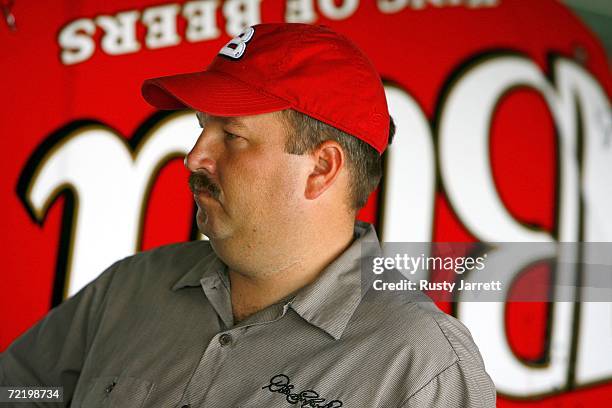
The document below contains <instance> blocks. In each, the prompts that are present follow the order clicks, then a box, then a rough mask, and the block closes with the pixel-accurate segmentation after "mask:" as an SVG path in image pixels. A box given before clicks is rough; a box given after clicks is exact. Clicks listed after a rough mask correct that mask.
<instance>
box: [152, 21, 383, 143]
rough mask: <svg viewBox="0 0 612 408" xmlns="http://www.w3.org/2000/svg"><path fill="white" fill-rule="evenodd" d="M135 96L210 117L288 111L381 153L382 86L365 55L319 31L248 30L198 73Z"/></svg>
mask: <svg viewBox="0 0 612 408" xmlns="http://www.w3.org/2000/svg"><path fill="white" fill-rule="evenodd" d="M142 95H143V97H144V98H145V99H146V101H147V102H149V103H150V104H151V105H153V106H155V107H156V108H158V109H182V108H191V109H195V110H198V111H201V112H205V113H208V114H211V115H215V116H244V115H256V114H260V113H266V112H273V111H278V110H283V109H289V108H291V109H294V110H296V111H299V112H302V113H304V114H306V115H308V116H311V117H313V118H315V119H318V120H320V121H322V122H325V123H327V124H328V125H331V126H333V127H335V128H337V129H340V130H342V131H344V132H346V133H348V134H350V135H353V136H355V137H357V138H359V139H361V140H363V141H365V142H366V143H368V144H369V145H371V146H372V147H374V148H375V149H376V150H377V151H378V152H379V153H382V152H383V151H384V150H385V148H386V147H387V143H388V137H389V120H390V119H389V111H388V109H387V100H386V98H385V92H384V89H383V85H382V82H381V79H380V76H379V75H378V73H377V71H376V69H375V68H374V65H373V64H372V62H371V61H370V60H369V59H368V58H367V57H366V55H365V54H364V53H363V52H362V51H361V50H360V49H359V48H358V47H357V46H356V45H355V44H354V43H353V42H352V41H350V40H349V39H348V38H346V37H344V36H342V35H340V34H338V33H336V32H334V31H332V30H330V29H329V28H327V27H323V26H316V25H309V24H298V23H272V24H258V25H255V26H252V27H249V28H248V29H246V30H245V31H244V32H242V33H241V34H240V35H238V36H237V37H234V38H233V39H232V40H231V41H230V42H228V43H227V44H226V45H225V46H224V47H223V48H222V49H221V50H220V51H219V54H218V55H217V56H216V57H215V58H214V59H213V61H212V62H211V64H210V65H209V66H208V67H207V68H206V69H205V70H204V71H202V72H194V73H188V74H179V75H172V76H165V77H160V78H154V79H148V80H146V81H145V82H144V83H143V85H142Z"/></svg>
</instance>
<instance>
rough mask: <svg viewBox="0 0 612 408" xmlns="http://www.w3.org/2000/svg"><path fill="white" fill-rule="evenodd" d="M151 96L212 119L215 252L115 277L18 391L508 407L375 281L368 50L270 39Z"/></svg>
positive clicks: (375, 82) (4, 365) (79, 398)
mask: <svg viewBox="0 0 612 408" xmlns="http://www.w3.org/2000/svg"><path fill="white" fill-rule="evenodd" d="M143 95H144V97H145V99H146V100H147V101H149V102H150V103H151V104H153V105H154V106H156V107H158V108H161V109H177V108H185V107H189V108H192V109H194V110H195V111H196V112H197V114H196V115H197V118H198V120H199V122H200V125H201V127H202V133H201V135H200V137H199V139H198V140H197V142H196V144H195V146H194V147H193V149H192V150H191V152H190V153H189V154H188V155H187V157H186V159H185V165H186V166H187V168H188V169H189V170H190V172H191V177H190V180H189V181H190V186H191V189H192V191H193V194H194V199H195V201H196V204H197V207H198V212H197V224H198V227H199V228H200V230H201V232H202V233H204V234H205V235H206V236H207V237H208V238H209V242H204V241H202V242H190V243H185V244H178V245H172V246H167V247H162V248H159V249H157V250H154V251H150V252H146V253H142V254H138V255H135V256H133V257H130V258H127V259H125V260H122V261H120V262H118V263H116V264H115V265H113V266H111V267H110V268H109V269H108V270H107V271H105V272H104V273H103V274H102V275H101V276H100V277H99V278H98V279H97V280H96V281H95V282H93V283H92V284H90V285H88V286H87V287H86V288H85V289H84V290H82V291H81V292H79V293H78V294H77V295H76V296H74V297H73V298H72V299H69V300H67V301H66V302H65V303H64V304H62V305H61V306H60V307H58V308H57V309H55V310H54V311H52V312H51V313H50V314H49V316H48V317H47V318H46V319H44V320H43V321H42V322H41V323H39V324H38V325H37V326H35V327H34V328H33V329H31V330H30V332H28V333H27V334H25V335H24V336H22V337H21V338H20V339H18V340H17V341H16V342H15V343H14V344H13V345H12V346H11V347H10V348H9V349H8V350H7V352H6V353H4V354H3V355H2V359H1V360H0V368H1V371H0V376H1V377H0V379H1V382H2V384H11V385H16V384H29V385H34V384H47V385H61V386H63V387H64V392H65V396H66V401H71V402H72V406H73V407H98V406H122V407H123V406H125V407H137V406H138V407H141V406H160V407H162V406H163V407H213V408H214V407H219V408H221V407H228V408H235V407H292V406H299V407H329V408H331V407H341V406H344V407H421V406H422V407H491V406H494V404H495V391H494V387H493V385H492V383H491V380H490V378H489V377H488V375H487V374H486V372H485V370H484V366H483V362H482V359H481V358H480V355H479V353H478V350H477V348H476V346H475V345H474V343H473V341H472V339H471V337H470V335H469V333H468V332H467V329H465V327H463V326H462V325H461V323H459V322H458V321H456V320H455V319H453V318H452V317H449V316H447V315H446V314H444V313H442V312H440V311H439V310H438V309H437V308H436V307H435V306H433V305H432V303H431V302H427V301H425V298H424V297H421V296H419V295H413V296H412V297H410V298H409V297H408V296H404V295H401V296H396V295H394V294H391V293H389V292H376V291H373V290H367V286H368V285H367V278H366V279H364V280H362V274H361V273H360V271H361V260H362V259H364V258H366V259H367V258H368V257H371V256H374V255H376V254H377V253H378V252H377V251H379V249H378V250H377V249H374V250H372V249H371V248H372V246H371V245H370V246H367V245H365V244H366V243H368V242H369V243H377V242H378V239H377V237H376V233H375V232H374V229H373V228H372V226H370V225H367V224H363V223H359V222H358V223H355V215H356V213H357V210H358V209H359V208H361V207H362V206H363V205H364V204H365V201H366V199H367V197H368V195H369V194H370V192H371V191H372V190H373V189H374V188H375V186H376V184H377V183H378V181H379V179H380V176H381V162H380V155H381V154H382V152H383V151H384V150H385V148H386V146H387V144H388V141H389V139H390V137H391V136H392V134H393V132H394V129H393V124H392V121H391V119H390V117H389V114H388V110H387V105H386V100H385V95H384V91H383V87H382V84H381V81H380V78H379V76H378V74H377V73H376V71H375V69H374V67H373V66H372V64H371V63H370V62H369V60H368V59H367V58H366V57H365V55H364V54H363V53H362V52H361V51H360V50H359V49H358V48H357V47H356V46H355V45H354V44H353V43H351V42H350V41H349V40H347V39H346V38H344V37H342V36H340V35H338V34H336V33H334V32H332V31H331V30H329V29H327V28H324V27H317V26H310V25H303V24H261V25H257V26H254V27H251V28H249V29H247V30H246V31H245V32H244V33H243V34H241V35H240V36H238V37H236V38H235V39H233V40H232V41H230V42H229V43H228V44H227V45H226V46H225V47H223V48H222V49H221V51H220V53H219V55H218V56H217V57H216V58H215V59H214V60H213V62H212V63H211V65H210V66H209V67H207V69H206V70H205V71H204V72H198V73H193V74H182V75H175V76H170V77H163V78H157V79H153V80H149V81H146V82H145V84H144V85H143ZM367 248H370V249H367ZM375 248H378V246H377V245H376V246H375ZM362 251H363V253H362ZM364 277H365V275H364ZM364 282H365V283H366V284H365V285H364Z"/></svg>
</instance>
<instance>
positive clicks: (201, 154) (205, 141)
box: [184, 131, 217, 174]
mask: <svg viewBox="0 0 612 408" xmlns="http://www.w3.org/2000/svg"><path fill="white" fill-rule="evenodd" d="M211 142H212V141H211V138H210V137H209V136H207V135H205V132H204V131H203V132H202V133H201V134H200V137H198V140H197V141H196V143H195V145H194V146H193V148H192V149H191V151H190V152H189V153H187V155H186V156H185V161H184V163H185V167H186V168H187V170H189V171H190V172H192V173H194V172H196V171H203V170H204V171H206V172H207V173H209V174H215V172H216V170H217V166H216V160H215V158H214V157H215V154H214V150H215V149H214V146H213V145H212V143H211Z"/></svg>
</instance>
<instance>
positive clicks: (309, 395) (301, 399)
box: [261, 374, 342, 408]
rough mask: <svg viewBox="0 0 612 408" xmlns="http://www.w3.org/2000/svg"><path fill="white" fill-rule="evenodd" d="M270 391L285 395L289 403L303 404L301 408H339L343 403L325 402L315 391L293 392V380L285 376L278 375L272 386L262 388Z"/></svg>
mask: <svg viewBox="0 0 612 408" xmlns="http://www.w3.org/2000/svg"><path fill="white" fill-rule="evenodd" d="M266 388H267V389H269V390H270V392H277V393H279V394H284V395H285V398H286V399H287V402H288V403H290V404H301V405H300V408H339V407H341V406H342V401H338V400H333V401H330V402H327V403H326V402H325V398H320V397H319V393H317V392H315V391H313V390H305V391H302V392H295V393H294V392H291V391H292V390H293V388H295V386H294V385H293V384H291V380H290V379H289V377H287V376H286V375H284V374H278V375H275V376H274V377H272V378H270V384H268V385H266V386H265V387H261V389H262V390H265V389H266Z"/></svg>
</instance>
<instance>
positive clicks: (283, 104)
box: [142, 71, 291, 116]
mask: <svg viewBox="0 0 612 408" xmlns="http://www.w3.org/2000/svg"><path fill="white" fill-rule="evenodd" d="M142 96H143V97H144V99H145V100H146V101H147V102H148V103H149V104H151V105H153V106H154V107H156V108H158V109H163V110H171V109H184V108H191V109H195V110H198V111H201V112H205V113H208V114H211V115H216V116H245V115H257V114H260V113H267V112H274V111H278V110H283V109H287V108H290V107H291V104H290V103H289V102H287V101H285V100H283V99H281V98H278V97H276V96H274V95H270V94H266V93H264V92H262V91H261V90H258V89H256V88H254V87H251V86H249V85H248V84H246V83H244V82H242V81H240V80H238V79H235V78H234V77H232V76H230V75H228V74H225V73H222V72H217V71H204V72H194V73H190V74H179V75H172V76H166V77H160V78H153V79H148V80H146V81H145V82H144V83H143V84H142Z"/></svg>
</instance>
